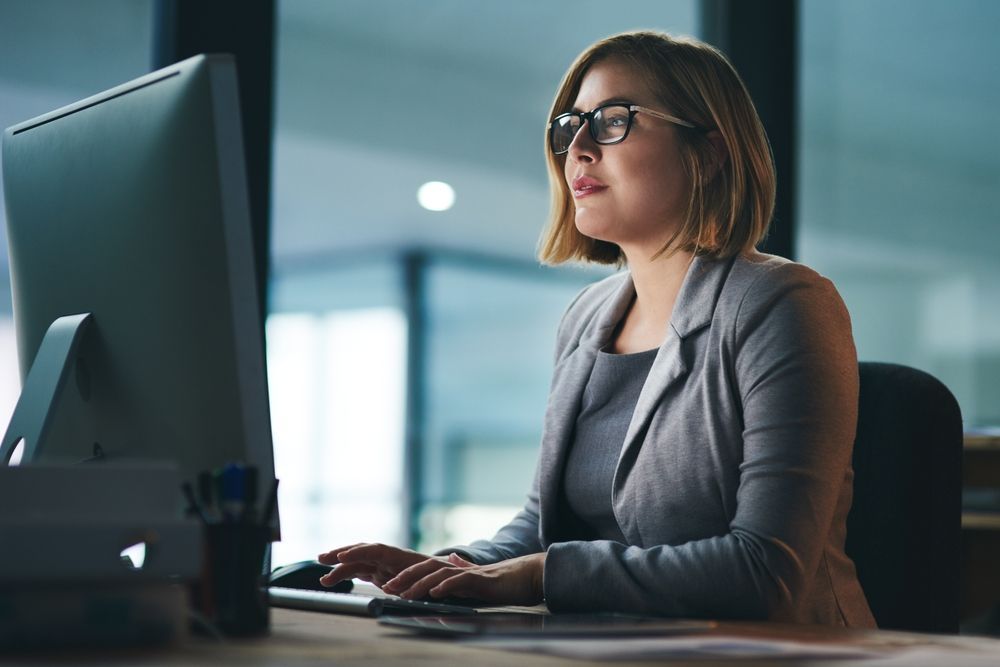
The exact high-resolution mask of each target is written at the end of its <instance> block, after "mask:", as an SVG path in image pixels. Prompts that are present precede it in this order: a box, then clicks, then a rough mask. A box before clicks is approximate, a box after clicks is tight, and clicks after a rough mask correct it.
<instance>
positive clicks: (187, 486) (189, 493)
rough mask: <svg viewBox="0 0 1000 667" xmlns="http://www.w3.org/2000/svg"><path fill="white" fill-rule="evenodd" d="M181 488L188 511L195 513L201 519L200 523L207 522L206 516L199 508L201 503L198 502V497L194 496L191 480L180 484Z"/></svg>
mask: <svg viewBox="0 0 1000 667" xmlns="http://www.w3.org/2000/svg"><path fill="white" fill-rule="evenodd" d="M181 489H182V490H183V492H184V497H185V498H187V501H188V509H187V511H188V513H189V514H197V515H198V518H199V519H201V521H202V523H208V517H206V516H205V513H204V512H203V511H202V510H201V505H199V504H198V499H197V498H195V497H194V487H192V486H191V482H184V483H183V484H182V485H181Z"/></svg>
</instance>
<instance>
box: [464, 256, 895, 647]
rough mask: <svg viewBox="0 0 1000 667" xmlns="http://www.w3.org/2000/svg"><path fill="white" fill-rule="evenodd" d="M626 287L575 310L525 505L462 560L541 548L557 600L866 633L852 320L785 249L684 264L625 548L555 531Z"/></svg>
mask: <svg viewBox="0 0 1000 667" xmlns="http://www.w3.org/2000/svg"><path fill="white" fill-rule="evenodd" d="M634 298H635V286H634V285H633V283H632V279H631V276H629V274H627V273H619V274H615V275H613V276H611V277H609V278H606V279H605V280H602V281H601V282H599V283H595V284H594V285H592V286H590V287H589V288H587V289H585V290H584V291H583V292H581V293H580V295H579V296H578V297H577V298H576V300H575V301H573V303H571V304H570V306H569V309H568V310H567V311H566V314H565V316H564V317H563V320H562V323H561V324H560V326H559V331H558V333H557V335H556V360H555V369H554V370H553V377H552V389H551V391H550V394H549V404H548V410H547V411H546V414H545V424H544V428H543V430H542V442H541V452H540V454H539V459H538V469H537V473H536V475H535V482H534V485H533V488H532V489H531V491H530V493H529V494H528V499H527V502H526V503H525V506H524V509H523V510H522V511H521V512H520V513H518V514H517V516H515V517H514V518H513V519H512V520H511V522H510V523H509V524H507V525H506V526H504V527H503V528H501V529H500V531H499V532H498V533H497V534H496V535H495V536H494V537H493V538H492V539H491V540H488V541H485V540H484V541H479V542H475V543H473V544H471V545H469V546H468V547H465V548H464V550H460V553H465V554H466V555H467V557H469V558H470V559H471V560H473V561H475V562H478V563H492V562H496V561H500V560H504V559H507V558H514V557H517V556H522V555H525V554H530V553H538V552H541V551H545V552H546V557H545V571H544V574H543V587H544V590H545V600H546V603H547V604H548V607H549V609H551V610H553V611H578V612H585V611H593V610H600V611H622V612H628V613H638V614H642V613H647V614H661V615H665V616H701V617H704V616H709V617H716V618H766V619H771V620H775V621H788V622H798V623H819V624H826V625H849V626H856V627H874V625H875V620H874V618H872V615H871V611H870V610H869V608H868V602H867V600H866V599H865V594H864V592H863V591H862V590H861V585H860V584H859V583H858V578H857V574H856V572H855V569H854V563H853V562H852V561H851V559H850V558H849V557H848V556H847V554H846V553H845V552H844V541H845V538H846V535H847V514H848V512H849V511H850V509H851V493H852V490H853V480H854V473H853V470H852V469H851V451H852V448H853V446H854V433H855V428H856V426H857V416H858V357H857V353H856V352H855V349H854V340H853V338H852V336H851V320H850V316H849V315H848V313H847V308H846V307H845V306H844V302H843V301H842V300H841V298H840V295H839V294H837V290H836V289H835V288H834V286H833V284H832V283H831V282H830V281H829V280H827V279H826V278H824V277H822V276H820V275H819V274H817V273H816V272H815V271H813V270H812V269H810V268H808V267H806V266H803V265H801V264H796V263H794V262H790V261H788V260H786V259H782V258H780V257H774V256H770V255H763V254H761V253H757V252H750V253H747V254H745V255H740V256H738V257H734V258H730V259H711V258H708V257H696V258H695V259H694V260H693V261H692V263H691V267H690V268H689V269H688V273H687V277H686V278H685V279H684V284H683V286H682V287H681V291H680V293H679V294H678V296H677V301H676V304H675V305H674V310H673V315H672V316H671V319H670V327H669V330H668V332H667V335H666V338H665V339H664V341H663V344H662V345H661V346H660V349H659V352H658V353H657V355H656V359H655V360H654V361H653V366H652V368H650V370H649V375H648V376H647V377H646V382H645V384H644V385H643V387H642V392H641V393H640V394H639V400H638V402H637V403H636V407H635V412H634V413H633V415H632V421H631V422H630V423H629V427H628V432H627V433H626V435H625V443H624V445H623V446H622V450H621V455H620V456H619V458H618V464H617V466H616V467H615V475H614V482H613V484H612V489H611V504H612V506H613V507H614V513H615V517H616V518H617V519H618V526H619V527H620V528H621V531H622V534H623V535H624V536H625V538H626V542H625V543H624V544H623V543H621V542H615V541H613V540H579V539H573V538H572V537H568V536H566V535H565V532H564V526H563V525H562V524H561V522H560V518H561V514H560V512H559V505H560V504H561V503H560V502H559V499H560V497H561V495H560V493H559V486H560V483H561V481H562V478H563V470H564V467H565V463H566V452H567V451H568V449H569V446H570V444H571V442H572V435H573V430H574V429H575V427H576V420H577V417H578V416H579V412H580V399H581V397H582V396H583V390H584V387H585V386H586V384H587V381H588V380H589V378H590V372H591V370H592V369H593V367H594V362H595V360H596V358H597V356H598V352H599V351H600V350H601V349H603V348H604V347H605V346H606V345H607V344H608V343H609V342H610V341H611V338H612V337H613V336H614V331H615V328H616V325H617V323H618V322H620V321H621V318H622V316H623V315H624V313H625V311H626V310H627V309H628V307H629V304H630V303H631V302H632V299H634ZM511 317H515V315H514V314H513V313H511ZM452 550H457V549H452ZM581 582H586V585H581Z"/></svg>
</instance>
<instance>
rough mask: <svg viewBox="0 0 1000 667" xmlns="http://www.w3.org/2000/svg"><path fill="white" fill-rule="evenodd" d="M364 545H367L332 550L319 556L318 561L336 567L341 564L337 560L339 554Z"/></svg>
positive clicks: (354, 545) (360, 543)
mask: <svg viewBox="0 0 1000 667" xmlns="http://www.w3.org/2000/svg"><path fill="white" fill-rule="evenodd" d="M363 544H365V543H364V542H358V543H356V544H348V545H347V546H343V547H337V548H336V549H330V550H329V551H327V552H324V553H321V554H320V555H319V556H317V557H316V560H318V561H319V562H320V563H323V564H324V565H336V564H337V563H339V562H340V561H339V560H337V554H339V553H340V552H342V551H347V550H348V549H353V548H354V547H360V546H361V545H363Z"/></svg>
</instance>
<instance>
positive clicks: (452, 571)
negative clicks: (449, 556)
mask: <svg viewBox="0 0 1000 667" xmlns="http://www.w3.org/2000/svg"><path fill="white" fill-rule="evenodd" d="M465 572H467V570H463V569H461V568H457V567H452V566H447V567H442V568H440V569H438V570H435V571H434V572H431V573H430V574H428V575H427V576H425V577H423V578H422V579H419V580H417V581H415V582H414V583H413V585H412V586H410V587H409V588H407V589H406V590H404V591H402V592H401V593H400V594H399V597H401V598H406V599H407V600H420V599H422V598H425V597H427V596H428V595H429V591H430V590H431V589H432V588H434V587H435V586H437V585H439V584H440V583H441V582H443V581H445V580H446V579H449V578H451V577H454V576H456V575H457V574H459V573H465Z"/></svg>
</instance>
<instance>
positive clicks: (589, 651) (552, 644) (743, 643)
mask: <svg viewBox="0 0 1000 667" xmlns="http://www.w3.org/2000/svg"><path fill="white" fill-rule="evenodd" d="M463 643H466V644H469V645H473V646H477V647H483V648H487V647H488V648H496V649H504V650H509V651H530V652H533V653H548V654H551V655H557V656H560V657H564V658H574V659H576V660H600V661H614V660H663V659H669V658H674V659H686V660H691V659H699V658H839V659H852V660H853V659H858V658H884V657H885V656H886V655H887V654H886V652H885V651H881V650H873V649H869V648H864V647H859V646H844V645H842V644H840V645H838V644H817V643H805V642H793V641H784V640H772V639H752V638H747V637H726V636H719V635H713V636H701V637H652V638H646V637H643V638H636V637H622V638H618V639H579V638H574V639H542V638H538V639H534V638H533V639H492V638H491V639H470V640H463Z"/></svg>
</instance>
